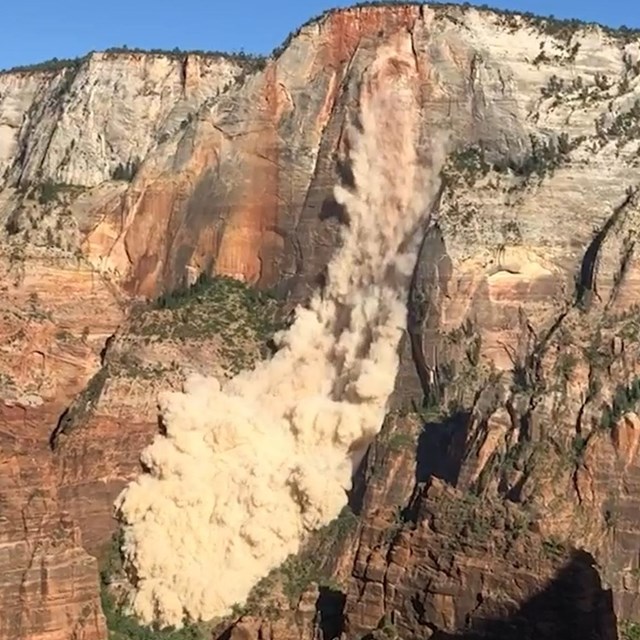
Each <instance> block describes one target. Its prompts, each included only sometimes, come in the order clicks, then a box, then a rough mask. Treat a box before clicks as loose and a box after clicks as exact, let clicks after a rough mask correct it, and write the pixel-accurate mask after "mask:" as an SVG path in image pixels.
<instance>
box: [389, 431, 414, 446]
mask: <svg viewBox="0 0 640 640" xmlns="http://www.w3.org/2000/svg"><path fill="white" fill-rule="evenodd" d="M386 445H387V447H388V448H389V450H390V451H401V450H402V449H410V448H413V447H415V446H416V439H415V437H413V436H412V435H411V434H410V433H401V432H399V431H397V432H395V433H392V434H391V435H390V436H389V439H388V440H387V442H386Z"/></svg>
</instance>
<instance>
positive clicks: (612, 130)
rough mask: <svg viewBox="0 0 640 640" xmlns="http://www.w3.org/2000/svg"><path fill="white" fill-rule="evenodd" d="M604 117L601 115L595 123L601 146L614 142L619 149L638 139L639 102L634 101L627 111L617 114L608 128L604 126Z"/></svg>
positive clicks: (639, 134) (639, 127)
mask: <svg viewBox="0 0 640 640" xmlns="http://www.w3.org/2000/svg"><path fill="white" fill-rule="evenodd" d="M605 117H606V115H605V114H603V115H602V116H601V117H600V118H599V119H598V120H597V121H596V133H597V135H598V138H599V139H600V141H601V143H602V144H606V143H607V142H609V141H610V140H616V141H617V145H618V147H619V148H620V147H622V146H624V145H625V144H626V143H627V142H630V141H631V140H638V139H640V100H636V101H635V102H634V103H633V105H632V106H631V108H630V109H629V110H628V111H624V112H623V113H619V114H618V115H617V116H616V117H615V119H614V121H613V122H612V123H611V124H610V125H609V126H608V127H607V126H605V124H604V123H605Z"/></svg>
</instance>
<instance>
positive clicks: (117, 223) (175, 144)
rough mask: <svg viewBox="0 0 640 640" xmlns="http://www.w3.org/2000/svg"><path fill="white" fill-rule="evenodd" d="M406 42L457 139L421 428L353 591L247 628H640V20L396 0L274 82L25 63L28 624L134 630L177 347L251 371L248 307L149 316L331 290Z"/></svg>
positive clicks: (405, 394)
mask: <svg viewBox="0 0 640 640" xmlns="http://www.w3.org/2000/svg"><path fill="white" fill-rule="evenodd" d="M394 51H396V52H402V53H403V54H404V53H406V52H409V53H410V54H411V56H412V57H413V59H414V61H415V69H414V72H416V73H417V74H418V76H419V78H420V91H421V96H422V107H423V113H422V122H423V130H422V131H421V135H420V139H421V140H428V139H430V138H433V137H434V136H440V135H443V134H446V135H447V137H448V142H447V150H448V158H447V164H446V169H445V171H444V180H443V189H442V194H441V198H440V202H439V207H438V209H437V211H435V212H434V213H433V215H432V217H431V221H430V224H429V226H428V228H427V229H426V231H425V234H424V238H423V242H422V247H421V251H420V256H419V260H418V264H417V267H416V271H415V275H414V282H413V286H412V290H411V294H410V298H409V315H408V331H407V336H406V340H405V341H404V343H403V359H402V366H401V370H400V372H399V376H398V383H397V390H396V393H395V394H394V397H393V399H392V407H393V409H394V411H396V413H397V418H395V419H397V423H393V424H391V425H390V426H388V427H387V428H386V431H385V432H384V433H383V435H382V436H381V438H382V440H384V438H387V441H386V444H385V443H384V442H382V440H381V442H380V443H378V444H377V445H376V448H375V449H374V450H372V452H371V453H370V455H369V459H368V471H367V472H366V474H365V475H364V476H363V478H360V480H359V483H360V484H358V487H357V490H355V491H354V496H353V501H354V505H353V507H354V510H355V511H356V512H358V514H359V524H358V527H357V530H356V531H352V532H351V533H350V534H349V536H348V537H347V538H345V539H344V540H343V543H342V544H341V546H340V549H339V552H336V554H335V560H334V561H333V562H332V563H328V564H327V566H325V567H324V568H325V569H326V571H328V572H329V573H336V575H339V576H340V585H339V587H338V588H335V589H334V588H332V589H327V587H326V586H321V587H320V588H319V589H317V588H315V587H313V586H311V587H310V590H309V591H308V592H306V593H305V594H303V595H302V596H301V597H300V599H299V602H298V603H293V604H292V605H291V609H290V610H289V611H288V612H283V613H282V616H289V617H288V618H287V617H282V618H281V620H280V622H281V624H278V621H274V620H270V619H268V616H267V617H265V616H262V617H261V614H259V613H258V614H254V615H253V616H252V617H249V616H248V615H245V616H244V618H242V619H241V620H239V621H237V622H236V623H235V626H234V625H232V628H231V630H229V631H228V633H230V634H231V635H232V637H236V638H253V637H263V638H266V637H268V638H272V639H273V640H276V638H288V637H294V635H295V637H304V638H311V637H314V634H315V637H325V638H327V640H330V639H331V638H333V637H336V636H338V635H340V634H341V633H345V634H346V636H347V637H349V638H351V637H354V638H355V637H361V636H363V635H366V634H368V633H370V634H373V637H381V636H383V635H384V636H386V637H394V634H397V635H399V636H400V637H434V638H446V637H453V635H455V634H456V633H458V634H463V635H462V637H470V638H471V637H507V635H506V634H507V631H506V629H509V628H517V630H518V634H519V635H521V636H523V637H536V638H556V637H566V638H571V637H585V636H586V635H587V632H589V633H591V632H592V631H594V630H595V632H596V633H597V637H598V638H614V637H616V630H615V626H616V620H615V616H614V613H613V612H614V611H615V614H616V615H617V619H618V621H624V623H625V624H627V627H628V628H630V629H633V628H635V627H633V626H629V625H632V621H640V608H639V605H638V597H639V596H638V594H640V582H639V578H638V574H639V566H638V555H637V547H638V542H639V540H640V538H639V536H640V523H639V522H638V518H637V513H638V500H640V493H639V491H638V486H637V485H638V478H639V476H638V474H639V473H640V460H639V458H638V443H639V442H640V422H639V418H638V415H637V414H638V413H639V412H640V407H639V406H638V401H639V400H640V382H638V380H640V378H639V377H638V376H640V367H639V365H638V362H639V358H638V355H639V353H638V352H639V349H638V344H639V337H640V336H639V334H638V331H639V330H640V325H639V324H638V320H637V310H638V308H637V296H638V293H639V288H638V276H639V274H640V265H639V262H638V247H637V229H638V226H639V225H638V223H639V220H638V216H639V215H640V212H639V208H638V187H639V185H640V173H639V169H638V166H639V165H638V151H639V140H640V108H639V107H638V104H640V102H638V100H639V99H640V40H639V39H638V37H637V36H636V35H634V34H632V33H630V32H628V31H624V32H621V33H614V32H610V31H606V30H603V29H600V28H597V27H587V26H581V25H578V24H575V23H561V22H557V21H553V20H540V19H535V18H531V17H527V16H519V15H511V14H504V13H499V12H491V11H484V10H476V9H473V8H469V7H458V6H455V7H431V6H427V5H407V6H402V5H397V4H395V3H394V4H393V5H391V6H380V7H362V8H354V9H350V10H344V11H339V12H333V13H329V14H327V15H325V16H323V17H322V18H321V19H319V20H316V21H313V22H311V23H309V24H308V25H306V26H304V27H303V28H302V29H301V30H300V31H299V33H297V34H296V35H295V36H294V37H293V38H292V39H291V40H290V42H288V44H287V46H286V47H285V48H284V49H283V50H282V51H281V52H279V53H278V55H277V56H274V57H273V58H272V59H269V60H268V61H266V64H265V65H264V68H262V69H258V68H256V69H255V70H253V71H252V72H250V73H249V71H248V69H247V67H246V65H244V66H243V65H242V64H241V63H240V62H238V61H234V60H225V59H221V58H206V57H201V56H186V57H182V58H176V57H170V56H163V55H142V54H135V55H125V54H122V55H114V54H95V55H92V56H90V57H88V58H87V59H85V60H84V61H83V62H82V63H81V64H78V65H75V66H72V67H67V68H62V69H59V70H57V71H52V72H47V71H45V72H24V71H22V72H19V73H14V74H11V73H9V74H4V75H1V76H0V168H1V170H2V178H1V180H2V183H1V184H2V190H1V191H0V220H1V221H2V265H1V266H2V269H3V278H2V286H3V309H2V312H3V324H2V329H1V330H2V331H3V332H4V333H3V336H4V338H5V340H3V343H2V347H0V348H2V359H0V382H1V384H2V397H3V399H4V404H5V409H4V410H3V413H2V417H1V418H0V421H1V423H0V437H1V438H2V440H0V442H1V443H2V447H1V449H0V461H1V463H2V465H3V467H2V468H3V469H6V470H7V471H6V472H5V473H3V474H2V476H1V477H0V483H1V484H0V505H2V512H0V517H2V518H4V520H2V521H1V523H0V535H1V536H2V547H1V548H2V553H3V554H4V555H3V556H2V560H1V562H2V567H3V571H2V572H0V609H1V610H2V611H3V619H2V622H0V638H1V639H4V638H7V639H9V638H11V639H12V640H13V638H47V639H48V640H54V639H55V640H57V639H60V640H62V639H63V638H69V637H78V638H81V637H82V638H104V637H106V636H105V628H104V621H103V618H102V615H101V614H100V612H99V608H98V577H97V571H96V561H95V557H97V556H99V555H100V553H101V549H102V548H103V547H104V546H105V544H106V543H107V541H108V538H109V536H110V533H111V531H112V528H113V522H112V521H111V519H110V518H111V515H110V513H111V512H110V504H111V502H112V500H113V498H114V497H115V495H116V494H117V492H118V491H119V490H120V488H121V487H122V486H123V483H124V482H125V481H126V480H127V479H128V478H129V477H131V475H132V474H133V473H134V472H135V469H136V465H137V457H138V453H139V451H140V449H141V447H142V446H143V445H144V443H146V442H148V441H149V439H150V438H151V437H152V435H153V433H154V432H155V430H156V424H155V394H156V393H157V391H158V389H159V388H166V387H168V386H172V385H176V384H178V382H179V380H180V376H181V375H182V374H181V372H180V371H178V370H177V369H175V368H172V367H173V364H172V363H179V364H180V363H184V362H193V363H194V364H195V365H196V366H198V367H201V368H202V369H206V368H207V367H208V366H209V367H210V366H213V365H212V363H215V362H218V363H224V366H225V367H226V368H228V367H229V366H230V365H229V362H230V360H233V359H234V357H231V356H229V354H228V353H227V354H226V355H225V354H224V353H222V351H221V348H222V347H220V344H217V343H216V340H217V338H216V337H215V336H216V335H217V334H218V333H219V332H220V331H221V330H222V329H220V327H209V329H208V330H207V331H205V332H204V333H197V332H196V333H195V334H194V335H193V336H187V337H186V339H185V340H182V338H185V336H182V338H180V337H179V336H178V335H177V334H175V333H173V332H169V334H166V335H162V336H161V339H160V340H159V342H158V341H156V342H158V344H156V342H154V346H152V345H150V344H147V345H145V343H144V340H142V342H141V338H140V336H141V335H142V336H143V337H144V336H145V335H146V336H147V337H149V336H152V335H153V336H156V337H157V334H158V331H159V328H158V327H160V326H162V323H160V324H159V323H157V322H156V323H155V324H153V322H152V321H151V320H149V322H151V324H152V325H153V327H155V328H153V330H151V329H150V330H149V333H147V334H144V332H143V333H142V334H140V327H138V325H136V321H135V320H134V319H132V317H131V315H130V314H131V307H132V303H133V301H134V299H135V297H136V296H155V295H157V294H159V293H161V292H163V291H169V290H172V289H174V288H175V287H177V286H179V285H183V284H185V283H189V282H192V281H193V279H194V275H197V274H198V273H200V272H203V271H204V272H207V273H210V274H217V275H227V276H232V277H233V278H237V279H240V280H244V281H246V282H248V283H250V284H255V285H258V286H259V287H269V288H273V290H274V291H275V292H276V293H277V294H278V295H281V296H282V297H284V298H286V299H287V302H286V306H287V307H290V306H291V305H292V304H293V303H295V302H297V301H301V300H304V299H305V298H306V297H307V296H308V294H309V291H310V290H311V289H312V288H314V287H316V286H318V285H319V283H321V281H322V275H323V270H324V267H325V266H326V264H327V261H328V259H329V258H330V256H331V254H332V252H333V251H334V248H335V246H336V243H337V241H338V236H337V230H338V226H339V220H340V217H341V211H340V208H339V206H338V205H337V203H335V201H334V200H333V197H332V191H331V188H332V186H333V184H335V183H336V181H338V180H339V179H341V178H342V179H345V178H348V175H349V170H348V165H347V166H345V165H344V164H341V162H340V161H341V159H342V158H343V157H344V156H345V151H346V150H345V144H346V143H345V140H344V137H343V135H342V134H343V127H344V124H345V122H346V121H347V120H348V119H349V118H350V117H351V116H352V114H353V106H354V102H355V101H356V100H357V95H358V84H359V81H360V78H361V75H362V71H363V70H364V69H365V68H366V67H367V66H368V65H370V64H371V63H372V61H374V60H375V59H376V58H379V57H380V56H382V55H384V56H390V57H391V59H393V52H394ZM401 72H402V71H401V70H400V69H399V70H398V73H401ZM398 170H401V168H398ZM127 318H128V319H127ZM167 321H168V320H167ZM154 322H155V321H154ZM182 324H185V323H184V322H183V323H182ZM186 324H187V325H188V324H189V321H188V320H187V321H186ZM143 326H148V325H143ZM85 327H86V329H85ZM118 327H120V328H119V329H118ZM136 327H138V328H136ZM116 332H117V333H116ZM114 333H115V334H116V336H115V339H114V340H112V341H110V343H109V345H108V347H107V349H106V352H105V353H102V355H101V351H102V349H103V347H104V345H105V340H106V339H107V338H108V336H110V335H112V334H114ZM257 335H258V334H255V336H254V338H255V337H256V336H257ZM256 340H257V338H256ZM203 345H204V346H203ZM132 350H133V351H132ZM126 353H129V354H130V359H129V360H127V359H126V358H125V361H124V364H123V361H122V357H123V354H126ZM131 354H133V356H131ZM131 357H133V360H131ZM132 363H133V364H132ZM158 367H159V368H158ZM149 368H152V369H153V371H154V374H153V375H151V374H150V373H149ZM132 369H133V371H135V375H129V374H130V373H131V371H132ZM178 369H181V367H180V366H179V365H178ZM123 371H124V372H125V373H123ZM126 372H128V374H127V373H126ZM92 376H94V377H93V378H92ZM85 387H86V388H85ZM83 388H85V390H84V391H83V392H82V394H81V395H80V396H78V394H79V393H80V392H81V391H82V389H83ZM74 397H76V400H75V401H73V398H74ZM67 408H68V411H67V413H66V414H65V415H63V412H64V411H65V409H67ZM406 414H410V416H409V417H407V415H406ZM400 415H404V416H405V417H398V416H400ZM407 425H409V426H407ZM396 427H397V429H396ZM407 429H408V430H407ZM52 434H53V436H52V438H51V444H52V445H53V452H52V451H51V450H50V448H49V439H50V436H51V435H52ZM5 505H6V506H5ZM55 531H61V532H63V534H62V535H60V536H59V537H60V540H61V541H60V543H59V544H58V543H57V542H56V536H55V533H54V532H55ZM329 565H330V566H329ZM559 594H564V595H567V594H570V597H568V596H567V597H566V598H561V597H559ZM282 620H286V621H287V624H286V625H285V624H283V623H282ZM2 625H4V626H2ZM296 625H298V626H296ZM563 625H564V626H563ZM296 629H297V630H296ZM534 631H535V633H534ZM465 633H466V634H467V636H464V634H465ZM73 634H75V635H73ZM296 634H297V635H296ZM572 634H573V635H572ZM580 634H582V635H580Z"/></svg>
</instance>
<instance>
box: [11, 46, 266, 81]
mask: <svg viewBox="0 0 640 640" xmlns="http://www.w3.org/2000/svg"><path fill="white" fill-rule="evenodd" d="M94 53H98V52H96V51H90V52H89V53H88V54H86V55H84V56H81V57H79V58H66V59H65V58H62V59H58V58H51V59H50V60H44V61H43V62H37V63H35V64H28V65H21V66H17V67H12V68H10V69H0V75H2V74H7V73H37V72H46V73H57V72H59V71H62V70H64V69H77V68H78V67H80V65H82V63H84V62H86V61H87V60H88V58H89V57H90V56H91V55H92V54H94ZM104 53H105V54H107V55H112V56H117V55H131V54H143V55H156V56H166V57H169V58H181V59H182V58H185V57H186V56H202V57H204V58H224V59H225V60H231V61H233V62H236V63H237V64H239V65H241V66H243V67H244V68H246V69H247V70H250V71H256V70H259V69H263V68H264V66H265V64H266V58H265V57H264V56H261V55H256V54H253V53H246V52H245V51H242V50H241V51H237V52H236V51H232V52H224V51H204V50H201V49H193V50H183V49H179V48H178V47H175V48H174V49H139V48H136V47H131V48H129V47H127V46H126V45H123V46H122V47H110V48H109V49H105V50H104Z"/></svg>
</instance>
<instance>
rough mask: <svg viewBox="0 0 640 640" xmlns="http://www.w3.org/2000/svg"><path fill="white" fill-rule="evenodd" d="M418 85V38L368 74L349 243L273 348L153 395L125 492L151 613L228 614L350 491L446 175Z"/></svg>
mask: <svg viewBox="0 0 640 640" xmlns="http://www.w3.org/2000/svg"><path fill="white" fill-rule="evenodd" d="M418 88H419V80H418V78H417V72H416V69H415V61H414V58H413V57H412V55H411V52H410V50H409V51H407V52H406V54H405V53H398V51H397V50H395V51H394V52H393V53H392V54H387V55H379V56H378V58H377V59H376V60H375V61H374V62H373V63H372V64H371V66H370V67H369V68H368V69H366V70H365V72H364V73H363V76H362V82H361V86H360V94H359V114H358V125H357V126H352V127H347V130H346V132H345V135H346V136H348V145H346V146H347V147H348V153H349V160H350V166H351V170H352V173H353V178H354V182H355V186H353V187H352V188H347V187H343V186H338V187H336V188H335V199H336V200H337V202H338V203H339V204H341V205H342V206H343V207H344V209H345V211H346V213H347V217H348V224H346V225H344V227H343V229H342V243H341V247H340V248H339V250H338V251H337V253H336V255H335V257H334V259H333V260H332V261H331V262H330V264H329V265H328V273H327V281H326V286H325V287H324V288H323V290H322V291H319V292H317V293H316V294H315V295H314V296H313V297H312V299H311V301H310V303H309V304H308V305H307V306H306V307H305V308H302V307H300V308H298V309H297V311H296V317H295V321H294V323H293V324H292V326H291V327H290V328H289V329H288V330H287V331H286V332H283V333H281V334H279V335H278V336H277V337H276V338H277V341H278V346H279V350H278V351H277V353H276V354H275V355H274V356H273V358H272V359H270V360H268V361H265V362H262V363H260V364H259V365H258V366H256V368H255V369H253V370H251V371H245V372H242V373H240V374H239V375H237V376H236V377H235V378H233V379H231V380H229V381H227V382H224V383H222V384H221V383H220V382H219V381H218V380H217V379H215V378H204V377H194V378H192V379H190V380H189V381H188V382H187V384H186V385H185V388H184V392H183V393H175V392H173V393H168V394H166V395H163V396H162V397H161V398H160V401H159V404H160V410H161V414H162V418H163V422H164V424H165V426H166V435H165V436H161V435H158V436H157V437H156V439H155V441H154V442H153V443H152V444H151V445H150V446H149V447H148V448H147V449H146V450H145V451H144V452H143V453H142V456H141V459H142V462H143V464H144V465H145V467H146V472H145V473H143V474H142V475H140V476H139V477H138V478H137V479H136V480H135V481H133V482H132V483H131V484H130V485H129V486H128V487H127V488H126V489H125V490H124V491H123V492H122V494H121V495H120V496H119V497H118V499H117V501H116V511H117V515H118V518H119V519H120V521H121V523H122V526H123V532H124V544H123V553H124V557H125V566H126V567H127V569H128V572H129V575H130V576H131V578H132V582H133V587H134V588H133V590H132V600H131V610H132V612H133V613H134V614H135V615H137V616H138V617H139V618H140V619H141V620H143V621H144V622H151V621H154V620H155V621H157V622H158V623H160V624H167V625H175V626H178V627H179V626H180V625H181V623H182V622H183V619H184V618H185V616H186V617H188V618H190V619H194V620H196V619H203V620H207V619H211V618H213V617H216V616H219V615H224V614H226V613H228V612H229V610H230V608H231V606H232V605H233V604H234V603H242V602H244V601H245V599H246V597H247V595H248V594H249V591H250V589H251V588H252V586H253V585H254V584H255V583H256V582H257V581H258V580H259V579H260V578H262V577H263V576H265V575H266V574H267V573H268V572H269V571H270V570H271V569H273V568H274V567H276V566H278V565H279V564H280V563H282V562H283V561H284V560H285V558H286V557H287V556H288V555H289V554H291V553H295V552H297V551H298V550H299V549H300V545H301V542H302V541H303V540H304V539H305V536H306V535H307V534H308V533H309V532H311V531H312V530H314V529H316V528H318V527H320V526H322V525H325V524H327V523H328V522H330V521H331V520H332V519H334V518H335V517H337V516H338V514H339V512H340V511H341V509H342V508H343V507H344V505H345V504H346V501H347V497H346V492H347V491H348V490H349V489H350V487H351V481H352V474H353V468H352V466H353V464H352V460H353V459H354V458H358V459H359V457H360V456H361V453H362V447H363V446H366V444H367V443H369V442H370V441H371V440H372V439H373V438H374V437H375V435H376V433H377V432H378V431H379V429H380V427H381V425H382V422H383V419H384V415H385V411H386V408H387V401H388V398H389V396H390V394H391V392H392V391H393V387H394V381H395V376H396V372H397V368H398V353H397V352H398V343H399V340H400V338H401V335H402V332H403V330H404V327H405V325H406V305H405V300H406V296H407V288H408V283H409V281H410V277H411V274H412V271H413V268H414V265H415V257H416V253H417V240H418V238H417V236H418V235H419V234H417V233H416V231H417V230H418V229H419V228H421V227H422V225H423V224H424V222H425V218H427V217H428V212H429V210H430V208H431V206H432V203H433V201H434V198H435V194H436V191H437V188H438V174H439V166H438V165H439V164H440V163H441V160H438V159H437V157H438V155H441V154H439V153H437V150H436V149H435V146H436V145H435V143H432V144H431V147H432V148H431V149H429V150H427V152H426V153H425V154H424V158H426V160H425V159H424V158H423V159H422V160H420V161H419V158H418V146H419V145H418V136H419V133H418V131H419V120H420V118H421V110H420V107H419V103H420V101H419V98H418V95H417V91H418Z"/></svg>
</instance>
